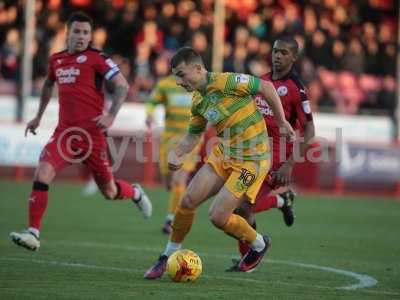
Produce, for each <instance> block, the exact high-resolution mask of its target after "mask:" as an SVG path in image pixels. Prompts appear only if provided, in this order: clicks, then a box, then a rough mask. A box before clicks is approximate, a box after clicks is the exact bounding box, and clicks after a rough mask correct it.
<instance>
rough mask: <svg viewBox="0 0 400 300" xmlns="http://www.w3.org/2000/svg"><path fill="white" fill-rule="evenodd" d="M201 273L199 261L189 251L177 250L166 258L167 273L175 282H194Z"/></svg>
mask: <svg viewBox="0 0 400 300" xmlns="http://www.w3.org/2000/svg"><path fill="white" fill-rule="evenodd" d="M201 271H202V264H201V259H200V257H199V256H198V255H197V254H196V253H194V252H193V251H191V250H187V249H184V250H178V251H176V252H175V253H174V254H172V255H171V256H170V257H169V258H168V261H167V272H168V274H169V276H170V277H171V279H172V280H173V281H175V282H186V281H195V280H196V279H197V278H198V277H199V276H200V274H201Z"/></svg>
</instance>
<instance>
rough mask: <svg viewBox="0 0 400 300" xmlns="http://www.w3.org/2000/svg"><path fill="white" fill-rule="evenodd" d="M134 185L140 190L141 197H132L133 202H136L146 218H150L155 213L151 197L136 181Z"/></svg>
mask: <svg viewBox="0 0 400 300" xmlns="http://www.w3.org/2000/svg"><path fill="white" fill-rule="evenodd" d="M132 186H133V187H134V188H136V189H137V190H138V191H139V192H140V195H139V197H137V198H132V201H133V203H135V205H136V206H137V208H138V209H139V211H140V213H141V214H142V216H143V217H144V218H146V219H147V218H150V217H151V215H152V213H153V205H152V204H151V202H150V199H149V197H148V196H147V195H146V193H145V191H144V190H143V189H142V187H141V185H140V184H138V183H134V184H133V185H132Z"/></svg>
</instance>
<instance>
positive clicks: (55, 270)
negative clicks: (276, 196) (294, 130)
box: [0, 181, 400, 300]
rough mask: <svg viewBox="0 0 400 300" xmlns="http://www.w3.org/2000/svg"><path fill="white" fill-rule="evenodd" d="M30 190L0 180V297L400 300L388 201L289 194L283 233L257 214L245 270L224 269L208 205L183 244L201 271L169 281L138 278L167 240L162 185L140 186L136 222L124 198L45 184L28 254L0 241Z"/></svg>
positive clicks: (21, 218)
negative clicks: (45, 200) (254, 247)
mask: <svg viewBox="0 0 400 300" xmlns="http://www.w3.org/2000/svg"><path fill="white" fill-rule="evenodd" d="M30 187H31V183H14V182H7V181H1V182H0V236H1V239H0V299H290V300H292V299H307V300H308V299H324V300H326V299H335V300H336V299H400V201H396V200H394V199H373V198H370V199H369V200H366V199H356V198H332V199H329V197H322V196H321V197H298V198H297V199H296V202H295V208H296V221H295V224H294V226H293V227H291V228H288V227H286V226H285V225H284V223H283V221H282V216H281V213H280V212H279V211H278V210H273V211H269V212H266V213H262V214H259V215H258V217H257V220H258V222H257V225H258V229H259V231H260V232H262V233H268V234H269V235H270V236H271V237H272V248H271V250H270V251H269V253H268V256H267V259H266V260H264V261H263V262H262V264H261V265H260V266H259V267H258V268H257V270H256V271H255V272H253V273H251V274H236V273H235V274H232V273H226V272H224V270H225V269H226V268H227V267H228V266H230V263H231V257H232V256H235V255H236V254H237V253H236V242H235V241H234V240H233V239H232V238H230V237H228V236H226V235H224V234H223V233H222V232H220V231H219V230H217V229H215V228H214V227H213V226H212V225H211V223H210V222H209V221H208V218H207V210H208V207H209V205H210V201H209V202H208V203H205V204H204V205H203V206H202V207H201V208H200V209H199V211H198V213H197V215H196V219H195V223H194V225H193V228H192V231H191V232H190V234H189V236H188V238H187V240H186V241H185V244H184V247H185V248H188V249H192V250H194V251H195V252H197V253H198V254H199V255H200V257H201V258H202V261H203V274H202V276H201V277H200V278H199V280H198V281H196V282H194V283H173V282H172V281H170V279H169V278H168V276H164V277H163V278H162V279H161V280H157V281H147V280H144V279H143V273H144V272H145V270H146V269H147V268H148V267H149V266H151V264H152V263H153V262H154V261H155V260H156V258H157V257H158V255H159V254H160V252H161V251H162V250H163V248H164V245H165V242H166V240H167V237H166V236H164V235H162V234H161V225H162V222H163V219H164V215H165V209H166V206H167V194H166V193H165V192H164V191H163V190H162V189H148V192H149V195H150V196H151V199H152V201H153V206H154V216H153V217H152V218H151V219H149V220H144V219H142V218H141V217H140V215H139V214H138V211H137V210H136V208H135V207H134V206H133V205H132V203H131V202H130V201H126V202H123V201H116V202H107V201H106V200H103V199H102V197H101V196H100V194H98V195H96V196H93V197H88V198H85V197H83V196H81V189H82V186H79V185H73V184H61V183H55V184H53V185H52V186H51V190H50V193H49V195H50V199H49V207H48V210H47V213H46V217H45V219H44V222H43V226H42V236H41V249H40V251H38V252H36V253H32V252H29V251H27V250H25V249H22V248H18V247H16V246H15V245H13V244H12V243H11V242H10V241H9V238H8V234H9V232H10V231H15V230H21V229H23V228H24V226H25V225H26V219H27V209H26V207H27V196H28V194H29V192H30ZM375 281H376V284H375V285H372V286H369V287H368V285H371V284H373V283H374V282H375ZM363 285H367V287H362V286H363Z"/></svg>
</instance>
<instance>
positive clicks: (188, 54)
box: [171, 47, 204, 68]
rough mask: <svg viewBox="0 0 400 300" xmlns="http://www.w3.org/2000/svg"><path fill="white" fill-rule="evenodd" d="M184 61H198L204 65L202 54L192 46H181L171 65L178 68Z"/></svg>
mask: <svg viewBox="0 0 400 300" xmlns="http://www.w3.org/2000/svg"><path fill="white" fill-rule="evenodd" d="M182 62H184V63H186V64H188V63H192V62H196V63H200V64H201V65H203V66H204V63H203V60H202V58H201V56H200V54H199V53H197V52H196V50H194V49H193V48H191V47H182V48H180V49H179V50H178V51H177V52H176V53H175V54H174V56H173V57H172V59H171V67H172V68H176V67H177V66H178V65H179V64H180V63H182Z"/></svg>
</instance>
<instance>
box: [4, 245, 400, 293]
mask: <svg viewBox="0 0 400 300" xmlns="http://www.w3.org/2000/svg"><path fill="white" fill-rule="evenodd" d="M63 244H65V243H63ZM124 248H125V247H124ZM130 248H131V247H130ZM131 250H132V249H131ZM135 250H136V249H135ZM153 250H154V249H153ZM203 255H206V256H207V254H206V253H203ZM209 256H217V257H228V256H226V255H209ZM0 261H20V262H31V263H37V264H46V265H53V266H62V267H73V268H84V269H93V270H105V271H116V272H127V273H140V274H143V270H137V269H133V268H119V267H111V266H100V265H93V264H86V263H72V262H63V261H54V260H40V259H27V258H18V257H0ZM269 262H272V261H269ZM273 263H281V262H280V261H273ZM283 263H285V264H292V263H290V262H289V263H287V262H285V261H283ZM302 265H305V267H308V266H309V265H307V264H302ZM202 277H204V278H209V279H223V280H231V281H240V282H243V281H246V282H252V283H264V281H263V280H257V279H253V278H243V277H242V276H241V277H235V276H229V277H227V276H210V275H202ZM274 284H279V285H290V286H302V287H307V288H310V287H311V288H315V289H329V290H335V289H337V288H334V287H329V286H322V285H315V284H313V285H309V284H302V283H295V282H290V283H289V282H283V281H274ZM360 291H361V292H364V293H371V294H378V295H382V294H385V295H400V294H399V293H394V292H387V291H369V290H360Z"/></svg>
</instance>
